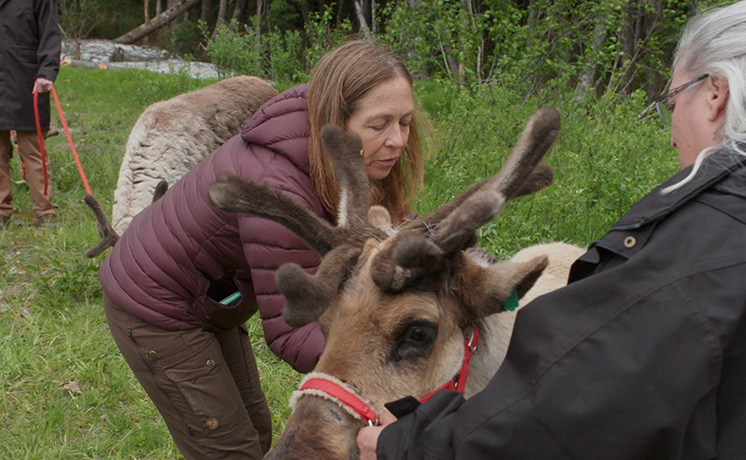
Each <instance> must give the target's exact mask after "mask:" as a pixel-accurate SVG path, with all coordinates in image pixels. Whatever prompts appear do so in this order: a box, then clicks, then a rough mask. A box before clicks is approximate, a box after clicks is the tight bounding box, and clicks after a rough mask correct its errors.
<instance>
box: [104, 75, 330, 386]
mask: <svg viewBox="0 0 746 460" xmlns="http://www.w3.org/2000/svg"><path fill="white" fill-rule="evenodd" d="M306 89H307V85H302V86H298V87H295V88H291V89H289V90H287V91H285V92H284V93H282V94H280V95H278V96H276V97H275V98H273V99H271V100H270V101H269V102H267V103H266V104H265V105H263V106H262V107H261V108H260V109H259V110H258V111H257V113H256V114H255V115H254V117H253V118H252V119H251V121H249V123H248V124H247V125H246V127H245V128H244V130H243V132H242V133H241V135H239V136H235V137H233V138H231V139H230V140H228V141H227V142H226V143H225V144H223V145H222V146H221V147H220V148H218V149H217V150H216V151H215V152H213V153H212V154H210V155H209V156H208V157H207V158H205V159H204V160H203V161H202V162H200V163H199V164H198V165H197V166H196V167H195V168H194V169H192V170H191V171H190V172H189V173H187V174H186V175H185V176H184V177H183V178H182V179H181V180H180V181H179V182H177V183H176V184H174V185H173V186H172V187H171V188H170V189H169V190H168V192H167V193H166V194H165V195H164V196H163V197H162V198H161V199H160V200H158V201H157V202H156V203H155V204H153V205H151V206H149V207H148V208H146V209H145V210H144V211H142V212H141V213H140V214H138V215H137V216H135V218H134V219H133V220H132V223H131V224H130V226H129V228H128V229H127V231H125V232H124V234H123V235H122V238H121V239H120V240H119V241H118V242H117V244H116V246H114V248H113V250H112V251H111V253H110V254H109V256H108V257H107V258H106V259H105V260H104V262H103V264H102V265H101V269H100V271H99V278H100V280H101V283H102V284H103V287H104V291H105V292H106V294H107V295H108V296H109V297H110V298H111V299H112V300H113V301H114V302H115V303H116V304H117V305H119V306H120V307H122V308H123V309H124V310H126V311H128V312H129V313H131V314H133V315H135V316H137V317H138V318H140V319H142V320H144V321H147V322H149V323H150V324H153V325H155V326H158V327H161V328H163V329H168V330H183V329H189V328H195V327H202V328H208V329H213V330H215V329H223V330H226V329H231V328H235V327H237V326H238V325H239V324H242V323H243V322H244V321H246V319H248V318H249V316H251V315H252V314H253V313H254V312H255V311H256V309H257V306H258V308H259V311H260V314H261V317H262V320H263V326H264V334H265V338H266V340H267V343H268V344H269V346H270V349H271V350H272V351H273V352H275V353H276V354H277V355H278V356H280V357H281V358H283V359H284V360H285V361H287V362H288V363H290V364H291V365H292V366H293V367H294V368H295V369H297V370H299V371H301V372H308V371H310V370H311V369H312V368H313V367H314V366H315V364H316V361H317V360H318V356H319V355H320V353H321V351H322V349H323V346H324V340H323V337H322V335H321V332H320V329H319V327H318V324H316V323H312V324H310V325H307V326H305V327H303V328H300V329H293V328H291V327H290V326H288V325H287V324H286V323H285V321H284V320H283V317H282V309H283V307H284V304H285V302H284V298H283V297H282V296H281V295H280V294H279V293H278V292H277V288H276V286H275V270H276V269H277V268H278V267H279V266H280V265H282V264H283V263H286V262H295V263H297V264H299V265H301V266H302V267H304V268H306V269H309V270H311V271H313V270H315V268H316V267H317V266H318V263H319V259H318V256H317V255H316V253H315V252H314V251H312V250H310V249H309V248H308V247H307V246H306V244H305V243H304V242H303V241H302V240H301V239H300V238H299V237H298V236H296V235H295V234H294V233H292V232H291V231H290V230H287V229H286V228H285V227H283V226H282V225H280V224H277V223H274V222H271V221H269V220H265V219H260V218H257V217H252V216H250V215H247V214H236V213H228V212H223V211H220V210H219V209H217V208H215V207H214V206H213V205H212V204H211V203H210V201H209V199H208V197H207V191H208V187H209V186H210V184H212V183H213V182H214V181H215V177H216V176H217V175H218V174H219V173H222V172H230V173H232V174H236V175H239V176H242V177H245V178H248V179H251V180H253V181H256V182H259V183H262V184H265V185H268V186H270V187H274V188H276V189H279V190H282V191H283V192H285V193H286V194H288V195H289V196H291V197H292V198H294V199H295V200H297V201H298V202H299V203H302V204H303V205H304V206H308V207H309V208H310V209H311V210H313V212H315V213H316V214H317V215H319V216H321V217H323V218H325V219H327V220H331V217H330V216H329V215H328V214H327V213H326V212H325V211H324V208H323V207H322V205H321V203H320V202H319V200H318V198H317V196H316V192H315V189H314V188H313V185H312V184H311V180H310V178H309V169H308V168H309V166H308V136H309V125H308V116H307V114H306V99H305V94H306ZM236 290H240V291H241V294H242V295H243V301H242V302H241V303H240V304H239V305H237V306H235V307H226V306H224V305H221V304H220V303H219V300H221V299H223V298H225V297H227V296H228V295H229V294H231V293H232V292H234V291H236Z"/></svg>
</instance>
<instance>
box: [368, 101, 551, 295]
mask: <svg viewBox="0 0 746 460" xmlns="http://www.w3.org/2000/svg"><path fill="white" fill-rule="evenodd" d="M559 127H560V118H559V113H558V112H557V111H556V110H555V109H542V110H539V111H537V112H536V113H535V114H534V115H533V116H532V117H531V119H530V120H529V122H528V123H527V124H526V127H525V128H524V131H523V134H522V135H521V138H520V139H519V141H518V143H517V144H516V146H515V148H514V150H513V153H512V154H511V156H510V157H509V158H508V160H507V162H506V163H505V165H504V166H503V168H502V169H501V170H500V172H499V173H498V174H496V175H495V176H493V177H490V178H488V179H485V180H482V181H481V182H478V183H476V184H474V185H472V186H471V187H469V188H467V189H466V190H465V191H463V192H462V193H460V194H459V195H458V196H457V197H456V198H454V199H453V200H451V201H450V202H449V203H447V204H446V205H444V206H442V207H441V208H439V209H437V210H435V211H433V212H431V213H430V214H428V215H427V216H425V217H424V218H423V219H422V220H421V222H417V221H414V222H412V223H410V224H408V225H407V226H406V227H405V228H403V229H402V231H401V232H400V233H399V234H397V235H396V236H395V237H394V238H395V240H394V241H392V243H391V244H390V245H388V247H387V248H385V249H383V250H382V251H380V252H379V253H378V254H377V255H376V258H375V260H374V261H373V263H372V272H371V275H372V276H373V280H374V281H375V282H376V284H378V285H379V286H380V287H381V288H382V289H385V290H389V291H399V290H402V289H404V288H405V287H406V286H407V285H408V284H409V283H410V282H411V281H412V280H414V279H417V278H419V277H420V276H422V275H423V274H426V273H430V272H433V271H436V270H439V269H441V266H442V263H439V262H438V261H439V260H442V259H443V258H444V257H450V256H451V255H453V254H455V253H457V252H458V251H461V250H462V249H465V248H466V247H469V246H471V245H473V244H474V243H475V242H476V230H477V229H478V228H480V227H481V226H483V225H484V224H486V223H487V222H489V221H490V220H492V219H493V218H495V216H497V214H498V213H499V212H500V210H501V209H502V207H503V205H504V204H505V202H506V201H507V200H508V199H510V198H513V197H516V196H521V195H525V194H529V193H533V192H535V191H537V190H540V189H542V188H544V187H546V186H547V185H549V184H551V182H552V178H553V173H552V171H551V168H550V167H549V166H547V165H540V164H539V163H540V161H541V159H542V158H543V157H544V155H545V154H546V152H547V151H548V150H549V147H550V146H551V145H552V144H553V143H554V141H555V139H556V138H557V134H558V132H559ZM431 229H433V231H432V233H427V232H430V231H431Z"/></svg>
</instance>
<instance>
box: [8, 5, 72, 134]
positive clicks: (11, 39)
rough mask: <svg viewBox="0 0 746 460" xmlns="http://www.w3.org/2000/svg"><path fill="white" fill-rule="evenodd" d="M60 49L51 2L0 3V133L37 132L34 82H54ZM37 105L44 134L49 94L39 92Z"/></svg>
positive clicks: (55, 18) (46, 126)
mask: <svg viewBox="0 0 746 460" xmlns="http://www.w3.org/2000/svg"><path fill="white" fill-rule="evenodd" d="M60 47H61V40H60V28H59V26H58V25H57V13H56V12H55V6H54V2H53V1H52V0H0V130H3V131H7V130H11V129H16V130H19V131H36V121H35V119H34V98H33V94H32V91H33V89H34V81H35V80H36V79H37V78H39V77H41V78H46V79H47V80H50V81H52V82H54V81H55V79H56V78H57V72H58V70H59V68H60ZM38 102H39V119H40V122H41V128H42V130H44V131H46V130H48V129H49V93H40V94H39V100H38Z"/></svg>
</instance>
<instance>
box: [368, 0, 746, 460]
mask: <svg viewBox="0 0 746 460" xmlns="http://www.w3.org/2000/svg"><path fill="white" fill-rule="evenodd" d="M670 88H671V89H670V90H669V91H667V92H666V93H665V94H664V95H662V96H661V97H660V99H659V101H658V106H659V109H660V113H661V115H662V117H663V118H664V119H665V121H666V122H667V123H669V124H670V125H671V145H672V146H673V147H674V148H676V149H677V150H678V154H679V159H680V162H681V166H682V168H683V171H681V172H680V173H679V174H677V175H676V176H674V177H673V178H671V179H670V180H669V181H667V182H666V183H664V184H663V185H661V186H660V187H659V188H657V189H656V190H653V191H652V192H651V193H650V194H648V195H647V196H645V197H644V198H643V199H642V200H640V201H639V202H638V203H637V204H635V205H634V206H633V207H632V209H631V210H630V211H629V212H628V213H627V214H626V215H625V216H624V217H622V219H621V220H620V221H619V222H618V223H616V224H615V225H614V226H613V227H612V228H611V230H610V231H609V232H608V233H607V234H606V235H605V236H603V237H602V238H601V239H600V240H598V241H596V242H595V243H593V244H592V245H591V246H590V248H589V250H588V252H587V253H586V254H585V255H583V256H581V257H580V258H579V259H578V260H577V261H576V262H575V264H574V265H573V267H572V270H571V273H570V283H569V285H568V286H567V287H565V288H563V289H560V290H558V291H555V292H553V293H550V294H547V295H545V296H543V297H539V298H538V299H536V300H535V301H533V302H532V303H530V304H529V305H527V306H526V307H524V308H523V309H522V310H521V311H520V312H519V313H518V317H517V321H516V323H515V330H514V333H513V336H512V340H511V343H510V348H509V350H508V354H507V357H506V360H505V362H504V364H503V365H502V367H501V368H500V369H499V370H498V371H497V373H496V374H495V376H494V377H493V379H492V381H491V382H490V383H489V384H488V386H487V387H486V388H485V389H484V390H483V391H482V392H480V393H478V394H477V395H475V396H474V397H472V398H470V399H469V400H464V399H463V397H462V396H460V395H459V394H458V393H455V392H451V391H443V392H440V393H438V394H436V395H435V396H433V397H432V398H430V399H429V400H428V401H427V402H425V403H424V404H422V405H420V406H419V407H417V408H416V409H415V410H414V412H412V413H410V414H408V415H403V416H402V418H401V419H400V420H399V421H396V422H393V420H394V417H393V416H392V415H391V414H387V415H386V419H385V420H384V426H383V427H367V428H363V429H362V430H361V431H360V433H359V435H358V445H359V447H360V449H361V459H363V460H370V459H375V458H378V459H381V460H383V459H385V460H391V459H464V460H466V459H468V460H479V459H501V460H509V459H522V460H524V459H529V458H535V459H550V458H551V459H576V460H577V459H594V460H595V459H604V460H621V459H629V460H632V459H635V460H641V459H649V460H653V459H656V460H657V459H714V458H717V459H720V460H727V459H743V458H744V456H746V436H745V435H744V434H745V433H746V393H744V389H745V388H746V287H745V285H744V280H746V238H744V235H746V1H740V2H737V3H735V4H732V5H730V6H726V7H721V8H719V9H713V10H709V11H706V12H703V13H700V14H699V15H697V16H696V17H695V18H693V19H692V20H691V21H690V22H689V23H688V24H687V26H686V28H685V30H684V33H683V36H682V38H681V40H680V42H679V45H678V49H677V52H676V55H675V59H674V62H673V78H672V81H671V86H670ZM392 422H393V423H392Z"/></svg>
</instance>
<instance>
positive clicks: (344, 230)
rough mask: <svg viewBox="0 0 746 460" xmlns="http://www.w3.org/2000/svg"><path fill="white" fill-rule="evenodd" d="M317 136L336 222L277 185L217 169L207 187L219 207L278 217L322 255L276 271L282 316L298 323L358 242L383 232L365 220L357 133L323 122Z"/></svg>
mask: <svg viewBox="0 0 746 460" xmlns="http://www.w3.org/2000/svg"><path fill="white" fill-rule="evenodd" d="M321 141H322V143H323V145H324V148H325V149H326V150H327V152H328V153H329V155H330V157H331V159H332V164H333V165H334V170H335V172H336V175H337V179H338V180H339V183H340V188H341V197H340V209H339V213H338V214H339V215H338V216H337V221H338V222H337V225H336V226H332V225H330V224H329V223H328V222H327V221H325V220H324V219H322V218H320V217H318V216H317V215H316V214H314V213H313V212H312V211H311V210H309V209H308V208H306V207H304V206H301V205H300V204H298V203H296V202H295V201H293V200H292V199H291V198H289V197H288V196H287V195H285V194H284V193H282V192H280V191H279V190H276V189H273V188H269V187H266V186H264V185H261V184H257V183H255V182H252V181H250V180H247V179H243V178H241V177H237V176H233V175H230V174H221V175H219V176H218V177H217V181H216V182H215V183H214V184H212V185H211V186H210V191H209V197H210V200H211V201H212V203H213V204H214V205H215V206H217V207H218V208H220V209H223V210H225V211H232V212H245V213H251V214H254V215H256V216H259V217H264V218H267V219H270V220H273V221H275V222H278V223H280V224H282V225H284V226H285V227H287V228H288V229H290V230H292V231H293V232H294V233H296V234H297V235H298V236H300V237H301V238H303V240H304V241H305V242H306V243H308V245H309V246H310V247H311V248H313V249H314V250H315V251H316V252H318V253H319V255H321V256H322V260H321V264H320V265H319V268H318V271H317V273H316V274H315V275H309V274H307V273H306V272H305V271H304V270H303V269H302V268H301V267H300V266H298V265H296V264H285V265H283V266H282V267H280V269H279V270H278V271H277V275H276V276H277V288H278V290H279V291H280V292H281V293H282V294H283V296H285V300H286V302H285V312H284V317H285V320H286V321H287V322H288V324H291V325H293V326H298V327H299V326H302V325H304V324H307V323H309V322H311V321H315V320H316V319H318V317H319V316H320V315H321V314H322V313H323V312H324V310H325V309H326V307H327V306H328V305H329V303H330V301H331V299H332V298H333V297H334V295H336V293H337V291H338V290H339V288H340V286H341V284H342V282H343V281H344V278H345V276H346V275H347V273H348V271H349V269H350V268H351V267H353V266H354V265H355V263H356V262H357V259H358V257H359V255H360V253H361V251H362V246H363V243H364V242H365V241H366V240H367V239H368V238H371V237H373V238H379V239H383V238H385V236H386V235H385V233H383V232H382V231H381V230H378V229H377V228H375V227H373V226H371V225H370V224H368V222H367V215H368V208H369V194H370V188H369V187H370V186H369V184H368V178H367V175H366V174H365V167H364V164H363V159H362V156H361V155H360V151H361V148H362V142H361V141H360V137H359V136H358V135H357V134H354V133H348V132H346V131H344V130H343V129H342V128H340V127H338V126H334V125H327V126H325V127H324V128H323V129H322V130H321Z"/></svg>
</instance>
